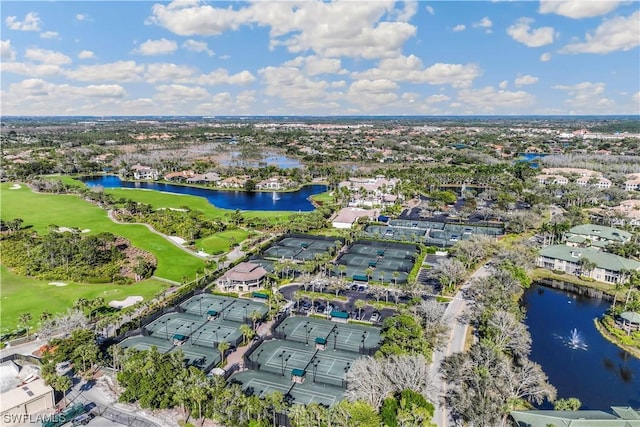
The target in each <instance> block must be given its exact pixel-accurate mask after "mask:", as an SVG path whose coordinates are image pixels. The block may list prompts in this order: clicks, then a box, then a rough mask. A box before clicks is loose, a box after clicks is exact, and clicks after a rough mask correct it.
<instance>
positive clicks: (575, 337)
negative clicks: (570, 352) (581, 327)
mask: <svg viewBox="0 0 640 427" xmlns="http://www.w3.org/2000/svg"><path fill="white" fill-rule="evenodd" d="M567 345H568V346H569V347H571V348H572V349H574V350H586V349H587V347H588V346H587V344H585V342H584V340H583V339H582V335H581V334H580V332H578V329H576V328H573V329H572V330H571V335H569V337H568V338H567Z"/></svg>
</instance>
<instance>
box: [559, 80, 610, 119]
mask: <svg viewBox="0 0 640 427" xmlns="http://www.w3.org/2000/svg"><path fill="white" fill-rule="evenodd" d="M606 86H607V85H606V84H605V83H592V82H589V81H586V82H581V83H577V84H575V85H556V86H553V89H557V90H562V91H565V92H567V95H568V96H569V97H568V98H567V99H566V100H565V101H564V103H565V104H567V105H569V106H571V108H572V111H571V113H572V114H577V113H589V112H603V111H610V108H611V107H612V106H613V104H614V102H613V101H612V100H611V99H608V98H607V97H606V96H605V94H604V92H605V88H606Z"/></svg>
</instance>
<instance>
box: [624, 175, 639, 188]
mask: <svg viewBox="0 0 640 427" xmlns="http://www.w3.org/2000/svg"><path fill="white" fill-rule="evenodd" d="M625 177H626V178H627V180H626V181H625V182H624V189H625V190H627V191H638V190H640V173H632V174H629V175H626V176H625Z"/></svg>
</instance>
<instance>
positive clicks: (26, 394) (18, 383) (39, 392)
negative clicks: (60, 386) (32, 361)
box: [0, 361, 55, 426]
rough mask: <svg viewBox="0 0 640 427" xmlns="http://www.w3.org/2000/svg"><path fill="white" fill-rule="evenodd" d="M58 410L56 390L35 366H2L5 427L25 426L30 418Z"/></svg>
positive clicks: (0, 413) (0, 415)
mask: <svg viewBox="0 0 640 427" xmlns="http://www.w3.org/2000/svg"><path fill="white" fill-rule="evenodd" d="M54 406H55V400H54V395H53V388H51V386H48V385H47V384H46V383H45V382H44V380H43V379H41V378H39V372H38V371H37V370H36V369H34V368H33V367H31V366H28V365H27V366H24V367H21V366H20V365H18V364H16V363H15V362H13V361H8V362H4V363H2V364H0V419H1V420H2V421H3V423H2V425H3V426H5V425H7V426H9V425H22V424H23V422H24V421H25V420H28V417H29V416H34V415H35V414H37V413H40V412H43V411H46V410H48V409H51V408H53V407H54Z"/></svg>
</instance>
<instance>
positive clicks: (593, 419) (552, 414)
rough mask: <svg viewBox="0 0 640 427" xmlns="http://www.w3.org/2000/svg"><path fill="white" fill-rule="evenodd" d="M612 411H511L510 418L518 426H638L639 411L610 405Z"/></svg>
mask: <svg viewBox="0 0 640 427" xmlns="http://www.w3.org/2000/svg"><path fill="white" fill-rule="evenodd" d="M611 410H612V411H613V413H609V412H604V411H600V410H580V411H556V410H531V411H511V412H510V415H511V418H512V419H513V420H514V421H515V423H516V425H517V426H518V427H547V426H564V427H572V426H575V427H603V426H608V427H638V426H640V412H638V411H637V410H635V409H633V408H631V407H620V406H612V407H611Z"/></svg>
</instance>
